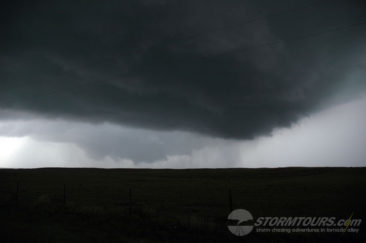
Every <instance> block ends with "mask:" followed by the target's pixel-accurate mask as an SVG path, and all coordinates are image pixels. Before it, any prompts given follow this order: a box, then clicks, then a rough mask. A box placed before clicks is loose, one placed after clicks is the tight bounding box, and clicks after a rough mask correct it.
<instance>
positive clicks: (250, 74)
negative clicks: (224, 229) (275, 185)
mask: <svg viewBox="0 0 366 243" xmlns="http://www.w3.org/2000/svg"><path fill="white" fill-rule="evenodd" d="M0 18H1V19H0V20H1V21H0V34H1V38H0V167H44V166H47V167H48V166H77V167H83V166H88V167H91V166H92V167H154V168H159V167H169V168H188V167H189V168H190V167H277V166H365V165H366V152H365V149H364V147H365V144H366V129H365V125H364V124H366V112H365V107H366V80H365V74H366V44H365V43H366V3H365V2H364V1H362V0H317V1H315V0H313V1H310V0H307V1H306V0H301V1H300V0H299V1H293V0H279V1H272V0H256V1H254V0H248V1H242V0H241V1H239V0H238V1H236V0H230V1H218V0H211V1H203V0H194V1H193V0H192V1H190V0H188V1H178V0H177V1H168V0H133V1H132V0H131V1H128V0H126V1H75V0H74V1H67V0H66V1H65V0H64V1H45V0H44V1H43V0H40V1H20V0H19V1H18V0H13V1H3V2H2V3H1V6H0Z"/></svg>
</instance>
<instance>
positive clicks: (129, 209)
mask: <svg viewBox="0 0 366 243" xmlns="http://www.w3.org/2000/svg"><path fill="white" fill-rule="evenodd" d="M128 214H129V216H131V215H132V190H131V188H129V190H128Z"/></svg>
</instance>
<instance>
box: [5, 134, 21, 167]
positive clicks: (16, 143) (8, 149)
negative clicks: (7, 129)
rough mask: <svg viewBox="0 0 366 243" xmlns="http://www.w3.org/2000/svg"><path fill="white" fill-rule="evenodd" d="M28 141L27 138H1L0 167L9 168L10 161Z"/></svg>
mask: <svg viewBox="0 0 366 243" xmlns="http://www.w3.org/2000/svg"><path fill="white" fill-rule="evenodd" d="M26 141H27V137H5V136H0V167H9V165H8V161H9V160H10V159H11V157H12V156H13V155H14V154H16V152H17V151H18V150H19V149H21V147H22V146H23V145H24V144H25V142H26Z"/></svg>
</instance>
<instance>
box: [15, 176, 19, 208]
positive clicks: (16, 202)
mask: <svg viewBox="0 0 366 243" xmlns="http://www.w3.org/2000/svg"><path fill="white" fill-rule="evenodd" d="M18 204H19V181H17V189H16V192H15V205H16V206H17V207H18Z"/></svg>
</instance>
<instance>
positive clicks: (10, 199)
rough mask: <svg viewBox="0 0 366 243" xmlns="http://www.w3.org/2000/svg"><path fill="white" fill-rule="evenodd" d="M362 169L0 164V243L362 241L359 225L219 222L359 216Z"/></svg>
mask: <svg viewBox="0 0 366 243" xmlns="http://www.w3.org/2000/svg"><path fill="white" fill-rule="evenodd" d="M365 185H366V168H279V169H192V170H190V169H189V170H168V169H160V170H148V169H67V168H45V169H2V170H0V217H1V222H0V224H1V225H0V233H1V234H0V242H247V241H249V242H262V241H266V242H293V241H296V242H315V241H319V242H322V241H323V242H324V241H326V240H331V241H332V242H346V241H349V242H355V241H359V242H365V239H366V238H365V226H364V224H365V222H362V224H361V227H360V232H359V233H348V232H346V233H291V234H288V233H257V232H255V230H253V232H251V233H250V234H248V235H246V236H242V237H238V236H235V235H233V234H231V233H230V232H229V231H228V229H227V223H228V221H227V217H228V214H229V213H230V212H231V209H236V208H244V209H247V210H248V211H250V212H251V213H252V215H253V217H255V218H256V217H260V216H292V217H294V216H331V217H333V216H334V217H337V218H345V219H347V218H349V217H350V215H351V214H352V213H353V218H361V219H365V215H366V203H365V202H366V196H365Z"/></svg>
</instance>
